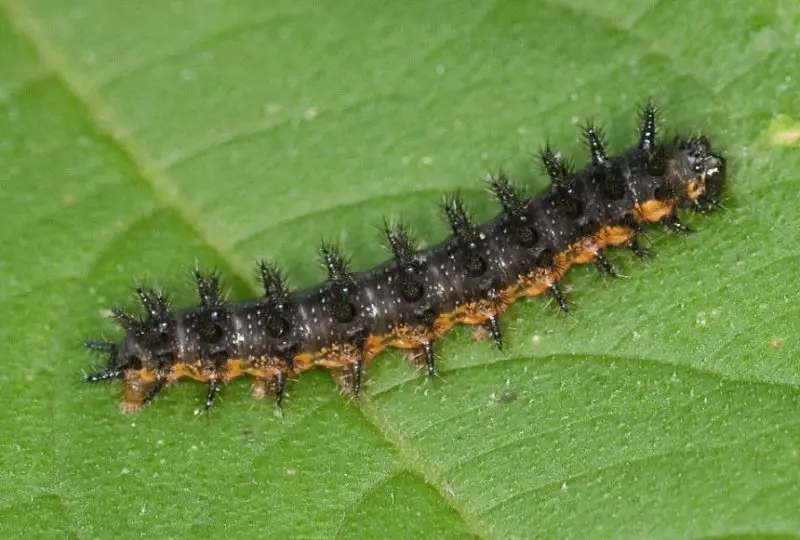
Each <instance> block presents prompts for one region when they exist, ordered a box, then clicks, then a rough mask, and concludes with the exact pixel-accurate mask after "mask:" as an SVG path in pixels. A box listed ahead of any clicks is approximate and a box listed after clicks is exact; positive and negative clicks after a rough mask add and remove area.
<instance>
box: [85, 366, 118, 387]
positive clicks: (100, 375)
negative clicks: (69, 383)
mask: <svg viewBox="0 0 800 540" xmlns="http://www.w3.org/2000/svg"><path fill="white" fill-rule="evenodd" d="M124 376H125V370H124V369H122V368H119V367H114V368H106V369H104V370H102V371H98V372H96V373H91V374H89V375H87V376H85V377H84V378H83V382H85V383H96V382H100V381H107V380H109V379H121V378H122V377H124Z"/></svg>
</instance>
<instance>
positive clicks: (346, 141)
mask: <svg viewBox="0 0 800 540" xmlns="http://www.w3.org/2000/svg"><path fill="white" fill-rule="evenodd" d="M799 28H800V5H799V4H798V3H797V2H795V1H792V2H790V1H788V0H787V1H781V0H770V1H761V2H752V1H744V0H739V1H726V2H723V1H720V0H708V1H706V2H683V1H676V2H668V1H666V0H662V1H660V2H653V1H650V2H634V1H632V0H625V1H619V2H598V1H590V0H572V1H567V0H549V1H547V2H543V1H531V2H522V1H478V0H474V1H465V0H459V1H450V2H445V1H437V2H422V1H407V2H385V1H384V2H381V1H375V0H373V1H360V2H359V1H348V0H339V1H337V2H326V3H314V2H307V1H297V0H295V1H279V0H273V1H270V2H267V1H261V2H259V1H256V0H249V1H248V0H227V1H221V0H193V1H190V0H183V1H180V0H175V1H170V2H163V1H160V0H138V1H136V2H124V1H122V0H113V1H112V0H73V1H70V2H65V1H64V0H29V1H25V0H0V166H1V167H2V172H1V173H0V235H1V239H2V243H1V244H0V246H2V247H0V284H2V287H0V302H2V304H1V305H2V324H0V342H1V343H2V344H3V346H4V351H3V354H2V356H1V357H0V363H1V364H0V365H2V369H1V370H0V387H2V389H3V397H4V404H3V412H2V414H0V528H1V529H2V533H0V535H2V536H3V537H8V538H13V537H20V538H21V537H25V538H33V537H53V538H64V537H70V538H73V537H74V538H109V537H118V538H128V537H130V538H132V537H140V536H145V535H146V536H148V537H154V538H162V537H176V538H177V537H212V536H214V537H217V538H228V537H232V538H235V537H270V538H272V537H274V538H278V537H280V538H315V537H316V538H319V537H339V538H353V537H373V538H377V537H394V538H416V537H429V538H467V537H481V538H533V537H539V538H615V539H623V538H654V539H656V538H657V539H661V538H664V539H669V538H710V537H714V538H722V537H729V538H733V537H736V538H742V537H748V538H751V537H752V538H755V537H772V538H784V537H787V538H788V537H798V535H799V534H800V443H798V441H800V425H799V424H798V405H800V403H799V400H798V395H799V392H798V386H799V385H800V367H799V366H800V355H798V350H799V349H800V347H798V329H800V328H799V327H800V323H798V315H800V313H799V312H798V302H797V300H798V290H800V273H799V272H798V261H800V244H799V243H798V242H799V240H798V238H800V235H798V229H800V226H798V223H799V221H798V219H797V210H796V208H795V207H794V206H793V204H792V203H793V202H795V201H796V200H797V193H798V189H799V188H800V182H798V178H799V177H800V173H798V171H800V151H798V146H800V143H799V142H798V137H800V93H798V88H797V84H798V77H800V72H799V71H798V66H800V57H799V56H798V50H800V30H798V29H799ZM651 95H652V96H654V97H655V98H656V99H657V100H658V102H659V103H660V105H661V106H662V110H663V120H664V127H665V128H666V129H670V130H678V131H682V132H692V131H700V132H703V133H705V134H707V135H708V136H709V137H710V138H711V140H712V141H713V144H714V145H715V147H716V148H718V149H721V150H723V151H724V152H725V154H726V155H727V156H728V158H729V164H730V190H729V192H728V193H729V198H728V200H727V207H728V208H727V210H726V211H725V212H723V213H718V214H715V215H713V216H709V217H700V216H694V217H692V218H690V219H691V223H692V225H693V226H694V227H695V228H696V229H697V231H698V232H697V233H696V234H694V235H691V236H689V237H685V238H679V237H674V236H670V235H666V234H663V233H662V232H661V231H658V230H656V231H654V232H653V234H652V235H651V240H652V247H653V249H654V250H655V251H656V252H657V255H658V256H657V257H656V258H654V259H653V260H651V261H649V262H645V263H641V262H639V261H637V260H635V258H634V257H633V256H632V255H630V254H628V253H622V252H613V253H612V254H611V256H612V257H613V260H614V262H615V263H616V264H618V265H619V267H620V268H621V269H622V271H623V273H624V274H626V276H628V277H627V279H620V280H616V281H614V282H612V281H610V280H608V279H606V278H603V277H601V276H600V275H599V274H598V272H597V270H596V269H594V268H580V269H577V270H574V271H572V272H571V273H570V275H569V276H568V277H567V279H566V281H565V283H566V285H568V286H569V288H570V289H571V292H570V294H569V299H570V302H571V303H572V304H573V306H574V308H575V309H574V312H575V314H574V316H573V317H564V316H562V315H560V314H559V313H558V312H557V309H556V308H555V307H554V306H553V305H550V304H548V302H547V301H545V300H544V299H534V300H532V301H530V302H525V303H518V304H517V305H515V306H514V307H513V308H512V309H511V310H510V312H509V313H508V314H507V315H506V316H505V317H504V320H503V324H504V329H505V334H506V339H507V341H508V347H507V350H506V351H504V352H502V353H501V352H498V351H496V350H495V349H493V348H492V347H491V345H489V344H488V343H472V342H471V340H470V337H469V332H468V331H466V330H461V331H457V332H455V333H454V334H453V335H452V336H451V337H450V338H448V339H447V340H445V341H444V342H443V343H442V344H441V346H440V347H439V349H438V352H439V366H440V369H441V374H442V380H426V378H425V377H424V376H422V374H421V373H415V372H414V371H413V370H411V369H409V368H408V366H407V365H406V364H405V361H404V360H403V358H402V357H401V355H399V354H395V353H388V354H385V355H383V356H381V357H380V358H379V359H378V360H377V361H376V363H375V364H374V365H372V366H370V369H369V380H368V381H367V384H366V386H365V389H366V390H365V395H364V396H362V398H361V399H360V400H358V401H348V399H346V398H344V397H341V396H339V395H338V393H337V389H336V387H335V385H334V383H333V382H332V381H331V379H330V378H329V376H328V375H327V374H326V373H324V372H312V373H307V374H305V375H304V376H303V377H302V378H301V380H299V381H298V382H295V383H293V384H292V385H291V387H290V395H289V396H288V397H287V399H286V402H285V413H284V415H283V417H278V416H276V414H275V411H274V406H273V404H272V402H271V401H263V402H256V401H254V400H252V399H251V398H250V397H249V396H248V385H249V383H248V381H245V380H237V381H235V382H234V383H232V384H230V385H229V386H228V387H226V388H225V389H224V392H223V394H222V399H221V400H220V403H219V406H218V408H217V409H216V410H215V411H214V412H213V414H212V415H211V416H210V417H196V416H195V415H194V414H193V411H194V410H195V409H196V408H197V407H198V406H199V405H200V403H201V399H202V396H203V395H204V392H205V389H204V387H203V386H201V385H199V384H196V383H186V384H180V385H177V386H175V387H173V388H170V389H169V390H168V391H166V392H164V394H163V396H162V397H161V398H160V399H158V400H157V401H156V402H155V403H154V406H152V407H149V408H147V409H146V410H145V411H143V412H142V413H140V414H138V415H135V416H125V415H122V414H120V413H119V411H118V409H117V402H118V400H119V397H120V385H118V384H112V385H103V386H94V387H89V386H86V385H82V384H81V383H80V378H81V376H82V374H83V373H84V372H86V371H88V370H90V369H91V368H93V367H96V366H97V363H98V359H96V358H92V357H90V356H89V355H88V354H87V353H86V352H85V351H83V350H82V349H81V347H80V345H79V344H78V341H79V340H80V339H82V338H86V337H100V336H106V337H109V338H111V337H113V338H117V337H119V333H118V332H117V331H116V330H115V329H114V328H113V326H112V325H111V324H110V322H109V321H108V320H107V319H106V318H105V317H104V313H105V310H106V309H107V308H109V307H111V306H113V305H115V304H117V303H118V302H125V301H127V299H128V298H129V293H130V287H131V285H132V284H133V283H134V282H137V281H144V282H153V283H158V284H161V285H163V286H165V287H166V288H167V289H168V290H170V291H172V292H173V293H174V296H175V298H176V301H177V304H178V305H181V306H183V305H188V304H190V303H192V302H194V301H195V300H194V297H193V292H192V287H191V283H190V280H189V279H188V272H189V270H190V269H191V268H193V267H194V265H195V264H198V265H200V266H203V267H216V268H218V269H219V270H220V271H221V272H222V274H223V276H224V277H225V279H226V283H227V285H228V286H229V287H230V291H231V297H233V298H244V297H247V296H250V295H252V294H254V291H255V290H256V289H255V279H254V270H253V269H254V265H253V262H254V261H255V259H256V258H258V257H262V256H266V257H269V258H272V259H275V260H277V261H279V262H281V263H282V265H283V266H284V267H285V268H286V269H287V271H288V272H289V274H290V276H291V278H292V281H293V283H294V284H295V285H297V286H305V285H310V284H312V283H314V282H315V281H317V280H319V279H320V278H321V277H322V274H321V272H320V270H319V268H318V265H317V263H316V261H315V258H314V254H315V249H316V247H317V245H318V244H319V241H320V240H321V239H322V238H325V239H328V240H335V241H338V242H339V243H340V244H341V245H342V246H343V247H344V248H345V249H346V250H347V251H348V253H350V254H351V255H352V258H353V262H354V265H355V266H356V267H357V268H366V267H368V266H370V265H372V264H375V263H377V262H379V261H381V260H382V259H383V258H384V257H386V254H385V253H384V252H383V250H382V248H381V246H380V242H379V241H378V237H379V235H378V228H379V225H380V224H381V221H382V218H383V217H384V216H389V217H391V216H402V217H404V218H405V219H407V220H408V221H409V222H410V223H411V224H412V225H414V229H415V230H416V231H417V232H418V233H419V236H420V238H421V239H422V240H424V241H425V242H428V243H432V242H435V241H438V240H439V239H440V238H442V237H443V236H444V234H445V231H446V227H445V224H444V221H443V219H442V218H441V216H440V215H439V211H438V210H437V208H436V204H435V203H436V202H438V200H439V198H440V196H441V194H442V193H444V192H451V191H453V190H456V189H459V190H461V191H462V192H463V193H464V194H465V197H466V199H467V201H468V202H469V204H470V206H471V207H472V208H473V210H474V212H475V214H476V216H478V217H479V218H480V219H487V218H489V217H490V216H492V215H493V213H495V212H496V211H497V207H496V204H495V203H494V202H492V201H491V199H490V198H489V197H488V196H487V194H486V193H485V190H484V186H483V185H482V180H483V177H484V175H485V174H486V173H487V172H490V171H496V170H497V169H498V168H501V167H502V168H504V169H506V170H508V171H509V172H510V173H511V174H512V176H513V178H515V179H516V180H517V181H519V182H520V183H523V184H524V185H525V186H526V187H527V189H528V192H529V193H533V192H535V191H536V190H538V189H540V188H541V187H543V186H544V185H545V179H544V177H543V175H542V174H540V173H539V172H538V171H537V170H536V168H535V167H534V156H535V151H536V150H537V149H538V148H539V147H540V146H541V145H543V144H544V142H545V141H550V142H551V143H552V144H553V145H554V146H556V147H558V148H559V149H562V150H563V151H564V152H565V153H566V154H567V155H569V156H571V157H574V158H576V159H578V160H579V161H580V160H583V159H585V157H584V154H583V151H582V150H581V148H580V145H579V143H578V138H579V131H578V124H580V123H581V122H583V121H584V120H585V119H586V118H589V117H591V118H594V119H595V120H597V121H599V122H601V123H602V124H603V125H604V126H605V127H606V131H607V134H608V138H609V145H610V146H611V147H612V149H616V150H619V149H621V148H623V147H624V146H625V145H627V144H630V143H631V142H632V141H633V136H634V128H635V116H636V114H635V113H636V106H637V104H638V103H641V102H642V101H644V100H645V99H646V98H647V97H648V96H651Z"/></svg>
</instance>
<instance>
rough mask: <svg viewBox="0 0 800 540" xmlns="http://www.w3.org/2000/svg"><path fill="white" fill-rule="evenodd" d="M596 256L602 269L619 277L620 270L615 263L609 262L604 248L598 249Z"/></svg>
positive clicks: (612, 275) (610, 274)
mask: <svg viewBox="0 0 800 540" xmlns="http://www.w3.org/2000/svg"><path fill="white" fill-rule="evenodd" d="M594 257H595V260H596V261H597V266H598V267H599V268H600V270H602V271H603V272H605V273H606V274H608V275H609V276H611V277H619V271H618V270H617V268H616V267H615V266H614V265H613V264H611V263H610V262H608V259H607V258H606V255H605V253H604V252H603V250H602V249H598V250H597V252H596V253H595V255H594Z"/></svg>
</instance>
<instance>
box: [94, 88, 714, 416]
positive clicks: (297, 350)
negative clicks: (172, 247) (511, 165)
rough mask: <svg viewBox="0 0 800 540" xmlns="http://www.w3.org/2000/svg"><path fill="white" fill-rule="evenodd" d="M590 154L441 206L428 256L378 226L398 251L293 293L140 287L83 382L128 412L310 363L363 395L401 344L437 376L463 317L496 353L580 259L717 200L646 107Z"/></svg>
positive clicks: (338, 260) (326, 257)
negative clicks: (503, 319)
mask: <svg viewBox="0 0 800 540" xmlns="http://www.w3.org/2000/svg"><path fill="white" fill-rule="evenodd" d="M584 138H585V140H586V144H587V146H588V149H589V153H590V161H589V163H588V164H587V165H586V166H585V167H584V168H583V169H582V170H580V171H575V170H574V169H573V167H572V166H571V165H570V164H569V163H567V162H565V161H564V160H562V159H561V158H560V156H559V154H557V153H556V152H554V151H553V150H552V149H550V148H549V147H547V148H545V149H544V150H543V151H542V152H541V161H542V164H543V166H544V170H545V171H546V172H547V174H548V176H549V177H550V184H549V185H548V186H547V188H545V189H544V190H543V191H542V192H541V193H539V194H537V195H536V196H534V197H530V198H526V197H524V196H523V195H522V194H521V192H520V190H519V188H517V187H515V186H514V185H512V184H511V183H509V181H508V179H507V178H506V177H505V176H504V175H502V174H500V175H498V176H492V177H490V178H489V179H488V184H489V187H490V188H491V190H492V192H493V193H494V195H495V196H496V198H497V200H498V202H499V203H500V206H501V207H502V210H501V212H500V213H499V214H498V215H497V216H496V217H495V218H493V219H491V220H490V221H488V222H486V223H484V224H482V225H476V224H474V223H473V221H472V220H471V218H470V217H469V215H468V214H467V213H466V212H465V210H464V206H463V204H462V202H461V200H460V199H459V197H458V196H451V197H447V198H446V199H445V202H444V204H443V209H444V212H445V214H446V217H447V221H448V222H449V224H450V227H451V229H452V235H451V236H449V237H448V238H446V239H445V240H444V241H442V242H441V243H440V244H438V245H435V246H432V247H430V248H427V249H420V248H418V246H416V245H415V243H414V241H413V240H412V238H411V236H410V235H409V233H408V230H407V228H406V227H404V226H403V225H402V224H400V225H392V226H390V225H388V224H385V230H386V239H387V243H388V247H389V248H390V250H391V252H392V255H393V257H392V258H391V259H389V260H388V261H386V262H385V263H383V264H380V265H378V266H377V267H375V268H373V269H371V270H367V271H364V272H354V271H353V270H352V269H351V268H350V266H349V264H348V261H347V259H346V258H345V257H344V255H343V254H342V253H340V252H339V251H338V250H337V249H336V248H334V247H333V246H331V245H323V246H322V248H321V250H320V253H321V259H322V262H323V264H324V266H325V268H326V270H327V274H328V279H327V280H326V281H324V282H323V283H321V284H319V285H316V286H314V287H310V288H308V289H305V290H301V291H291V290H289V288H288V287H287V285H286V280H285V277H284V275H283V273H282V272H281V271H280V270H279V269H278V268H277V267H276V266H275V265H273V264H270V263H266V262H261V263H260V264H259V268H258V271H259V275H260V278H261V282H262V283H263V287H264V295H263V296H261V297H260V298H255V299H252V300H243V301H236V302H233V301H228V300H226V299H224V298H223V297H222V295H221V293H220V281H219V276H218V275H216V274H208V275H207V274H203V273H200V272H199V271H196V272H195V279H196V282H197V291H198V293H199V296H200V304H199V305H198V306H197V307H192V308H188V309H184V310H181V311H171V309H170V306H169V302H168V300H167V297H166V296H165V295H164V293H162V292H160V291H157V290H154V289H150V288H139V289H137V294H138V297H139V300H140V302H141V304H142V306H143V307H144V315H143V316H138V315H135V314H132V313H130V312H128V311H125V310H122V309H116V310H114V311H113V315H114V319H115V321H116V323H117V324H118V325H119V326H120V327H121V328H122V329H123V330H124V331H125V333H126V335H125V337H124V338H123V339H122V341H120V342H118V343H110V342H97V341H90V342H86V343H85V344H86V346H87V347H88V348H90V349H92V350H95V351H99V352H102V353H104V354H106V355H107V357H108V363H107V366H106V367H105V368H104V369H103V370H102V371H98V372H96V373H93V374H91V375H88V376H87V377H85V381H86V382H98V381H103V380H107V379H123V380H124V387H125V393H124V399H123V402H122V409H123V410H124V411H134V410H137V409H138V408H139V407H141V406H142V405H144V404H145V403H147V402H149V401H150V400H152V399H153V398H154V397H155V396H156V395H157V394H158V393H159V392H160V391H161V390H162V389H163V388H164V387H165V386H167V385H168V384H170V383H172V382H173V381H176V380H178V379H180V378H182V377H191V378H193V379H196V380H199V381H205V382H207V383H208V393H207V397H206V402H205V408H206V409H209V408H210V407H211V406H212V405H213V403H214V398H215V395H216V393H217V391H218V389H219V386H220V383H222V382H227V381H229V380H231V379H233V378H235V377H238V376H239V375H244V374H247V375H251V376H253V377H254V378H255V385H254V394H255V395H256V396H257V397H263V396H264V395H266V394H267V393H269V392H275V394H276V396H277V402H278V406H280V404H281V400H282V397H283V393H284V386H285V382H286V379H287V378H288V377H290V376H293V375H296V374H299V373H300V372H302V371H305V370H307V369H310V368H312V367H317V366H323V367H327V368H330V369H332V370H333V373H334V376H335V378H336V380H337V382H338V383H339V384H340V386H341V387H342V389H343V391H345V392H347V393H350V394H354V395H357V394H358V393H359V390H360V387H361V380H362V377H363V372H364V366H365V365H366V364H367V363H369V362H370V361H371V360H372V359H373V358H375V356H376V355H378V354H379V353H380V352H381V351H383V350H384V349H386V348H388V347H396V348H402V349H408V350H410V351H412V352H413V353H415V355H416V356H418V357H420V358H424V362H425V366H426V368H427V372H428V374H430V375H432V374H434V373H435V365H434V354H433V348H434V344H435V343H436V341H437V340H439V339H440V338H441V337H442V336H444V335H445V334H446V333H447V332H448V331H449V330H450V329H451V328H453V327H454V326H455V325H456V324H459V323H460V324H469V325H481V326H480V328H484V329H485V330H488V332H487V335H491V337H492V338H493V340H494V343H496V345H497V347H500V348H502V346H503V340H502V335H501V330H500V323H499V319H498V318H499V316H500V314H501V313H503V312H504V311H505V310H506V309H507V308H508V306H509V305H511V304H512V303H513V302H514V301H515V300H517V299H518V298H521V297H526V296H536V295H539V294H542V293H545V292H549V293H551V294H552V295H553V296H554V297H555V298H556V300H557V301H558V303H559V305H560V306H561V309H563V310H564V311H567V310H568V309H569V307H568V305H567V302H566V300H565V298H564V295H563V294H562V293H561V291H560V290H559V288H558V282H559V281H560V280H561V278H562V277H563V276H564V275H565V274H566V273H567V271H568V269H569V267H570V266H571V265H573V264H580V263H586V262H589V261H595V262H596V263H597V264H598V265H599V266H600V268H601V269H603V270H604V271H605V272H607V273H608V274H609V275H612V276H616V275H617V271H616V269H615V268H614V267H613V266H612V265H611V263H609V262H608V260H607V259H606V255H605V253H604V249H605V248H606V247H607V246H627V247H629V248H630V249H632V250H633V251H634V252H635V253H636V254H637V255H638V256H640V257H646V256H647V250H646V249H645V248H644V247H642V246H641V245H640V243H639V236H640V234H641V232H642V230H643V228H644V226H645V225H646V224H647V223H661V224H663V225H665V226H666V227H668V228H669V229H671V230H673V231H675V232H687V231H688V229H687V227H686V226H684V225H683V224H682V223H681V221H680V220H679V218H678V210H679V209H681V208H690V209H692V210H695V211H697V212H701V213H705V212H708V211H711V210H713V209H714V208H715V207H718V206H720V201H721V196H722V189H723V187H724V184H725V160H724V158H723V157H722V156H720V155H718V154H714V153H712V151H711V146H710V143H709V141H708V140H707V139H706V138H705V137H703V136H693V137H674V138H670V139H668V140H665V141H661V140H658V139H657V138H656V109H655V107H654V106H653V105H652V104H647V105H646V106H644V107H643V108H642V111H641V124H640V128H639V137H638V141H637V143H636V145H634V146H631V147H630V148H628V149H627V150H625V151H624V152H622V153H621V154H619V155H617V156H608V155H607V154H606V150H605V143H604V142H603V137H602V134H601V133H600V131H599V130H598V129H597V128H596V127H595V126H593V125H591V124H590V125H588V126H587V127H586V128H585V129H584Z"/></svg>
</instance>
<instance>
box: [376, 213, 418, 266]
mask: <svg viewBox="0 0 800 540" xmlns="http://www.w3.org/2000/svg"><path fill="white" fill-rule="evenodd" d="M383 230H384V233H385V234H386V241H387V242H388V243H389V248H390V249H391V250H392V254H394V258H395V259H397V260H398V261H407V260H409V259H410V258H411V256H412V255H413V254H414V253H415V252H416V248H415V247H414V240H413V239H412V237H411V234H410V233H409V232H408V228H407V227H406V225H405V224H404V223H395V224H394V225H389V223H388V222H386V221H384V222H383Z"/></svg>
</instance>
